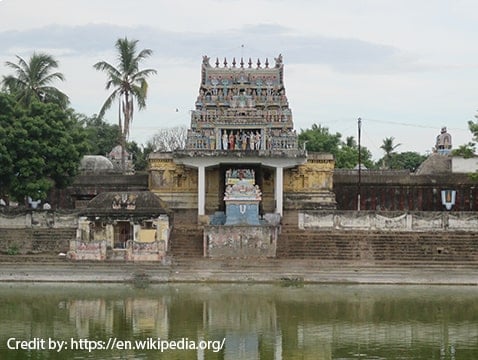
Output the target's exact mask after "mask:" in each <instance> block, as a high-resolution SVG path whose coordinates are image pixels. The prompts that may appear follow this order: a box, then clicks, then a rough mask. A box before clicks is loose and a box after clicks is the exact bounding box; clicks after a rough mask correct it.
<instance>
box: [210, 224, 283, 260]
mask: <svg viewBox="0 0 478 360" xmlns="http://www.w3.org/2000/svg"><path fill="white" fill-rule="evenodd" d="M277 235H278V227H275V226H213V225H208V226H205V227H204V249H205V256H206V257H210V258H258V257H275V256H276V247H277Z"/></svg>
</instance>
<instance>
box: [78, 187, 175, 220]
mask: <svg viewBox="0 0 478 360" xmlns="http://www.w3.org/2000/svg"><path fill="white" fill-rule="evenodd" d="M169 212H170V210H169V209H168V207H167V205H166V204H165V203H164V201H162V200H161V199H160V198H159V197H158V196H157V195H155V194H154V193H152V192H150V191H110V192H102V193H100V194H98V195H97V196H95V197H94V198H93V199H91V200H90V201H89V202H88V205H87V207H86V209H85V211H84V213H83V214H84V215H113V214H116V215H128V214H130V215H134V214H150V215H151V216H155V215H160V214H168V213H169Z"/></svg>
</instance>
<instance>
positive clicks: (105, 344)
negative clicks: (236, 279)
mask: <svg viewBox="0 0 478 360" xmlns="http://www.w3.org/2000/svg"><path fill="white" fill-rule="evenodd" d="M225 342H226V338H223V339H222V340H190V339H189V338H187V337H186V338H180V339H177V340H165V339H161V338H154V337H149V338H146V339H141V340H122V339H118V338H116V337H111V338H108V339H107V340H90V339H74V338H70V339H67V340H58V339H53V338H33V339H30V340H22V339H18V338H14V337H11V338H9V339H7V342H6V348H7V349H9V350H49V351H56V352H61V351H64V350H73V351H75V350H80V351H88V352H92V351H97V350H152V351H159V352H164V351H171V350H172V351H174V350H180V351H181V350H211V351H213V352H219V351H221V350H222V349H223V348H224V344H225Z"/></svg>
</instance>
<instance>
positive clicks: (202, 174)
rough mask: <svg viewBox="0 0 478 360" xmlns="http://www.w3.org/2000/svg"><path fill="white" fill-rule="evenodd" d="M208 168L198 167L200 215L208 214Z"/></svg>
mask: <svg viewBox="0 0 478 360" xmlns="http://www.w3.org/2000/svg"><path fill="white" fill-rule="evenodd" d="M205 208H206V167H205V166H204V165H199V166H198V215H199V216H201V215H205V213H206V209H205Z"/></svg>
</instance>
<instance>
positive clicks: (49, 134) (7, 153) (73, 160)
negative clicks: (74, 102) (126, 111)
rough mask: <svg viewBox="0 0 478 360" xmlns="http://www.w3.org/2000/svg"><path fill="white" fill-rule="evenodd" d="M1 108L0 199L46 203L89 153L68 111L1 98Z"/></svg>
mask: <svg viewBox="0 0 478 360" xmlns="http://www.w3.org/2000/svg"><path fill="white" fill-rule="evenodd" d="M0 108H1V109H2V112H1V113H0V128H1V131H0V144H1V145H0V165H1V169H0V195H2V196H5V195H10V196H12V197H13V198H15V199H17V200H19V201H22V200H23V199H24V198H25V197H28V196H29V197H31V198H32V199H45V198H46V197H47V193H48V191H49V190H50V189H51V188H53V187H54V186H55V187H58V188H64V187H65V186H67V185H68V184H70V182H71V181H72V179H73V176H74V175H75V174H76V173H77V169H78V164H79V161H80V159H81V157H82V156H83V155H84V154H85V153H86V152H87V150H88V147H87V143H86V142H85V138H86V136H85V131H84V129H83V128H82V127H81V126H80V124H79V123H78V122H77V121H76V119H75V117H74V116H73V113H72V111H71V110H64V109H62V108H61V107H60V106H59V105H57V104H55V103H42V102H39V101H38V100H36V99H33V100H32V102H31V103H30V104H29V105H28V106H24V105H23V104H20V103H19V102H16V101H15V99H14V97H13V96H12V95H8V94H2V93H0Z"/></svg>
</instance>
